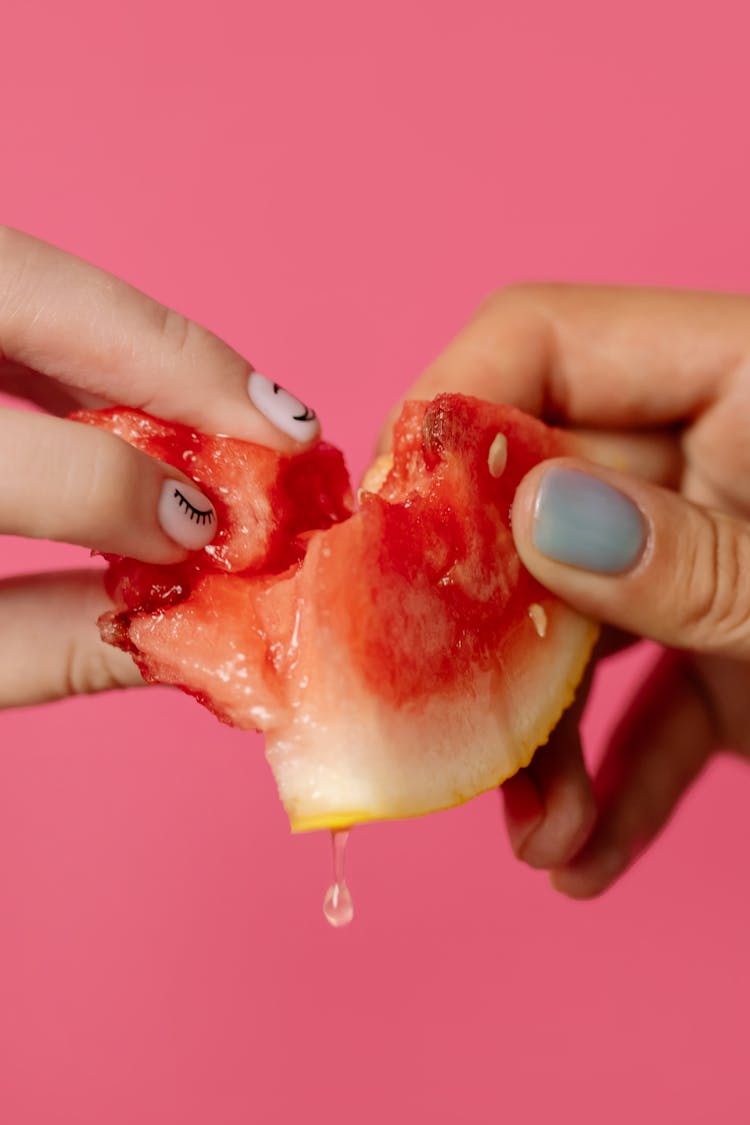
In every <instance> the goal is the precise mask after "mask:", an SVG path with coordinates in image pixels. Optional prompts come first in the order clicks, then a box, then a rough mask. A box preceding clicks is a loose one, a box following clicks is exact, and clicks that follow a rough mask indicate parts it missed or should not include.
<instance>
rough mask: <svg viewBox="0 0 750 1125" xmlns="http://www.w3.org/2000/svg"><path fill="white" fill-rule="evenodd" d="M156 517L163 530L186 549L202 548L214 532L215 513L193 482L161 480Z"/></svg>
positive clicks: (197, 549) (195, 549) (209, 502)
mask: <svg viewBox="0 0 750 1125" xmlns="http://www.w3.org/2000/svg"><path fill="white" fill-rule="evenodd" d="M158 518H159V523H160V524H161V527H162V531H164V532H165V534H166V535H168V536H169V538H170V539H173V540H174V542H175V543H179V545H180V546H181V547H185V548H186V549H187V550H188V551H199V550H200V549H201V547H205V546H206V544H207V543H210V542H211V540H212V539H213V537H214V533H215V531H216V512H215V511H214V507H213V504H212V503H211V501H210V500H208V498H207V497H205V496H204V495H203V493H202V492H200V491H199V490H198V489H197V488H195V486H194V485H192V484H184V483H183V482H182V481H174V480H167V481H165V482H164V484H163V486H162V490H161V497H160V498H159V509H158Z"/></svg>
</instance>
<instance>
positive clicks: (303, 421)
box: [247, 371, 320, 441]
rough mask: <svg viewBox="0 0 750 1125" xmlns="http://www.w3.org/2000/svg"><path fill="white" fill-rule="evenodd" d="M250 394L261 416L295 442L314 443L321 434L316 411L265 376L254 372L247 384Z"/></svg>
mask: <svg viewBox="0 0 750 1125" xmlns="http://www.w3.org/2000/svg"><path fill="white" fill-rule="evenodd" d="M247 391H248V394H249V395H250V401H251V402H252V403H253V405H254V406H257V408H258V410H260V412H261V414H263V415H265V417H266V418H267V419H268V421H269V422H273V424H274V426H276V427H277V428H278V429H280V430H282V431H283V432H284V433H285V434H288V435H289V437H291V438H294V440H295V441H312V439H313V438H316V437H317V436H318V434H319V433H320V422H319V421H318V416H317V414H316V413H315V411H314V410H311V409H310V407H309V406H305V404H304V402H300V400H299V399H298V398H295V397H294V395H291V394H289V391H285V390H284V388H283V387H280V386H279V384H278V383H273V382H272V381H271V380H270V379H267V378H266V377H265V375H261V374H259V372H257V371H253V373H252V375H251V376H250V378H249V379H248V381H247Z"/></svg>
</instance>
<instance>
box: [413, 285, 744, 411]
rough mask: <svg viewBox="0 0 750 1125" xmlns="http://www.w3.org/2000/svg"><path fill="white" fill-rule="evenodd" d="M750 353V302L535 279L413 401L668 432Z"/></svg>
mask: <svg viewBox="0 0 750 1125" xmlns="http://www.w3.org/2000/svg"><path fill="white" fill-rule="evenodd" d="M748 357H750V299H748V298H747V297H744V296H738V295H733V294H716V293H698V292H685V291H682V292H681V291H676V290H667V289H636V288H611V287H598V286H578V285H548V284H529V285H519V286H512V287H510V288H508V289H504V290H500V291H499V292H498V293H496V294H494V295H493V296H492V297H490V298H489V299H488V300H487V301H485V303H484V304H483V305H482V306H481V307H480V308H479V309H478V311H477V313H476V314H475V316H474V317H473V318H472V320H471V321H470V322H469V324H468V325H467V326H466V327H465V328H464V329H463V330H462V331H461V332H460V333H459V334H458V336H457V337H456V338H455V339H454V340H453V341H452V342H451V343H450V344H449V345H448V347H447V348H446V350H445V351H444V352H443V353H442V355H440V356H439V357H438V359H436V360H435V361H434V362H433V363H432V364H431V365H430V366H429V367H428V368H427V370H426V371H425V372H424V373H423V374H422V376H421V377H420V378H419V379H418V380H417V382H416V383H415V384H414V386H413V387H412V388H411V390H410V391H409V392H408V395H407V396H406V397H408V398H419V399H425V398H433V397H434V396H435V395H436V394H438V393H440V392H442V391H460V392H462V393H464V394H471V395H476V396H477V397H478V398H484V399H488V400H490V401H495V402H505V403H509V404H511V405H513V406H518V407H520V409H522V410H525V411H526V412H527V413H530V414H535V415H537V416H538V417H543V418H545V419H546V420H548V421H552V422H556V423H559V424H566V425H570V426H578V427H586V426H591V427H597V428H598V429H602V428H607V427H613V428H616V429H624V428H631V427H632V428H644V427H665V426H670V425H672V424H674V423H678V422H681V421H685V420H688V419H690V418H692V417H694V416H695V415H696V414H697V413H698V412H699V411H700V410H702V409H704V408H705V407H706V406H707V405H710V403H711V402H712V401H714V400H716V399H717V398H718V397H719V396H720V394H721V393H722V388H723V387H724V385H725V384H726V383H727V381H728V380H729V379H731V377H732V376H733V374H734V373H735V372H736V371H737V370H738V369H739V367H740V365H741V364H742V363H743V361H747V360H748Z"/></svg>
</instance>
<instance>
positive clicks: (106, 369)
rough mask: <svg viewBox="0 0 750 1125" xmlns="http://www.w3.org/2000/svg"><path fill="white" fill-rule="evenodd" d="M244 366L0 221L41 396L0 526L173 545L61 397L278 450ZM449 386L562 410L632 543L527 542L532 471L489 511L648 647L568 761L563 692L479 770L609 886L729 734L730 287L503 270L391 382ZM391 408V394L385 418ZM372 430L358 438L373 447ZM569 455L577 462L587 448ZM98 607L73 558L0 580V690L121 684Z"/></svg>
mask: <svg viewBox="0 0 750 1125" xmlns="http://www.w3.org/2000/svg"><path fill="white" fill-rule="evenodd" d="M251 370H252V368H251V367H250V365H249V364H248V362H247V361H246V360H245V359H243V358H242V357H241V356H239V355H237V353H235V352H234V351H232V349H231V348H229V347H228V346H227V345H226V344H224V343H223V342H222V341H221V340H219V339H218V338H217V337H215V336H213V335H212V334H211V333H210V332H208V331H206V330H205V329H204V328H201V327H200V326H199V325H196V324H194V323H193V322H191V321H188V320H186V319H185V318H184V317H182V316H180V315H179V314H178V313H175V312H173V311H171V310H169V309H166V308H164V307H163V306H161V305H159V304H158V303H156V302H154V301H152V300H150V299H149V298H148V297H145V296H144V295H143V294H141V293H139V292H137V291H136V290H134V289H132V288H131V287H130V286H128V285H125V284H124V283H123V282H120V281H118V280H116V279H115V278H112V277H110V276H109V275H107V274H105V273H103V272H102V271H100V270H97V269H95V268H93V267H92V266H89V265H86V264H85V263H83V262H80V261H79V260H78V259H76V258H72V257H71V256H69V255H67V254H63V253H62V252H61V251H59V250H55V249H54V248H52V247H50V246H47V245H46V244H44V243H41V242H38V241H37V240H35V239H32V238H30V237H28V236H27V235H22V234H20V233H18V232H17V231H12V230H8V229H6V228H0V390H3V391H5V392H6V393H7V394H10V395H15V396H16V397H18V398H19V399H26V400H28V401H29V402H32V403H34V404H36V405H37V406H39V407H41V409H42V411H44V412H45V413H36V412H35V413H29V412H27V411H16V410H2V411H0V462H2V464H1V465H0V468H2V471H3V479H4V480H5V481H6V482H12V488H6V489H5V490H4V495H3V496H2V497H0V532H5V533H13V534H21V535H26V536H31V537H37V538H55V539H60V540H66V541H68V542H72V543H78V544H81V545H83V546H89V547H95V548H97V549H99V550H107V551H113V552H116V553H122V554H129V555H132V556H134V557H136V558H140V559H143V560H145V561H155V562H165V563H167V562H173V561H178V560H179V559H181V558H183V557H184V556H185V551H184V550H183V549H182V548H180V547H179V546H178V545H177V544H176V543H175V542H173V541H172V540H171V539H170V538H169V537H167V536H166V535H165V534H164V532H163V531H162V530H161V528H160V526H159V525H158V522H157V521H156V519H155V515H154V512H155V506H156V502H157V497H158V493H159V489H160V488H161V486H162V485H163V482H164V478H165V475H166V476H168V477H169V478H170V479H174V478H175V476H176V475H177V476H179V474H175V470H174V469H171V468H167V467H166V466H163V465H160V464H159V462H157V461H155V460H153V459H151V458H148V457H145V456H144V455H142V454H140V453H138V452H137V451H136V450H133V449H132V448H131V447H130V446H127V445H125V443H123V442H121V441H119V439H117V438H115V437H113V436H111V435H109V434H105V433H104V432H102V431H98V430H91V429H88V428H85V427H82V426H78V425H76V424H75V423H73V422H68V421H65V420H63V417H62V416H64V415H65V414H67V413H68V412H69V411H70V410H72V409H75V408H76V407H77V406H103V405H108V404H112V403H123V404H125V405H129V406H134V407H138V408H141V409H144V410H146V411H148V412H150V413H153V414H156V415H158V416H161V417H163V418H166V419H169V420H174V421H178V422H184V423H187V424H190V425H194V426H195V427H196V428H199V429H202V430H204V431H208V432H223V433H230V434H232V435H233V436H236V437H241V438H246V439H248V440H251V441H256V442H259V443H261V444H265V445H268V446H271V447H274V448H278V449H280V450H282V451H289V452H291V451H293V450H294V449H296V448H299V446H298V445H297V444H296V443H295V442H294V441H293V440H292V439H291V438H289V437H288V436H287V435H285V434H283V433H281V432H280V431H279V430H278V429H276V427H275V426H273V425H272V424H271V423H270V422H269V421H268V420H267V419H266V418H265V417H263V416H262V415H261V414H260V413H259V412H258V411H257V410H256V409H255V408H254V407H253V405H252V404H251V403H250V401H249V399H248V396H247V391H246V384H247V378H248V374H249V373H250V371H251ZM446 390H453V391H461V392H463V393H466V394H474V395H477V396H479V397H483V398H486V399H490V400H495V401H498V402H501V401H502V402H509V403H513V404H515V405H517V406H520V407H522V408H523V409H524V410H526V411H528V412H530V413H534V414H537V415H539V416H540V417H543V418H545V419H546V420H548V421H552V422H555V423H556V424H558V425H561V426H564V427H567V428H568V429H569V430H570V431H571V433H572V434H573V435H574V441H575V443H576V449H577V451H578V452H579V453H580V455H581V458H586V459H587V460H577V459H566V461H565V463H566V464H568V465H569V466H571V467H575V468H578V469H579V470H581V471H587V472H590V473H593V474H594V475H598V476H600V477H601V479H603V480H605V481H607V482H609V483H610V484H613V485H614V486H615V487H617V488H619V489H620V490H621V491H622V492H624V493H626V494H627V495H629V496H630V497H631V498H632V499H633V500H634V501H635V503H636V504H637V505H638V507H639V508H640V510H641V512H642V514H643V516H644V519H645V521H646V524H647V526H648V531H649V538H648V547H647V549H646V551H644V553H643V555H642V556H641V558H640V560H639V561H638V563H637V565H636V566H635V567H634V568H633V569H632V570H631V571H630V572H628V573H626V574H622V575H618V576H614V577H613V576H608V577H602V576H596V575H592V574H590V573H586V572H583V571H581V570H576V569H574V568H572V567H569V566H564V565H561V564H559V563H554V562H551V561H550V560H549V559H546V558H544V557H543V556H541V555H540V554H539V553H538V552H537V551H536V550H535V548H534V546H533V542H532V528H533V512H534V502H535V495H536V490H537V488H538V485H539V482H540V479H541V476H542V474H543V473H544V472H545V471H546V469H547V468H548V467H549V463H548V465H547V466H540V467H537V468H536V469H535V470H534V471H533V472H532V473H530V474H529V476H528V477H527V478H526V479H525V480H524V481H523V482H522V484H521V486H520V488H519V490H518V493H517V496H516V500H515V504H514V509H513V527H514V535H515V538H516V543H517V546H518V550H519V552H520V554H521V557H522V558H523V560H524V562H525V563H526V565H527V566H528V567H529V569H530V570H531V571H532V572H533V573H534V574H535V575H536V576H537V577H538V578H539V579H540V581H542V582H543V583H544V584H545V585H546V586H547V587H549V589H551V590H553V591H554V592H555V593H557V594H559V595H560V596H561V597H563V598H564V599H565V600H567V601H568V602H569V603H571V604H572V605H574V606H576V607H577V608H579V609H580V610H582V611H583V612H585V613H588V614H590V615H592V616H594V617H597V618H598V619H600V620H602V621H604V622H606V623H607V624H608V625H609V626H610V628H609V629H608V630H607V631H606V632H605V635H604V637H603V639H602V644H601V646H600V650H599V656H600V658H603V657H604V656H606V654H607V653H608V652H610V651H612V650H613V649H615V648H617V647H618V646H620V645H622V643H623V637H625V636H627V635H632V634H635V635H640V636H646V637H651V638H653V639H654V640H657V641H660V642H661V643H662V644H663V645H664V646H665V652H664V656H663V658H662V660H661V661H660V663H659V665H658V667H657V668H656V670H655V671H654V673H653V675H652V677H651V678H650V680H649V681H648V683H646V684H645V685H644V688H643V690H642V692H641V693H640V695H639V696H638V698H637V699H636V700H635V701H634V702H633V704H632V705H631V707H630V708H629V710H628V711H627V713H626V714H625V715H623V716H622V718H621V721H620V724H619V726H618V729H617V730H616V732H615V734H614V735H613V737H612V739H611V741H610V745H609V747H608V748H607V751H606V754H605V756H604V760H603V763H602V765H601V768H600V770H599V772H598V773H597V775H596V776H595V777H593V778H591V777H589V775H588V772H587V769H586V766H585V764H584V761H583V756H582V753H581V745H580V739H579V736H578V720H579V718H580V713H581V710H582V708H583V705H584V699H585V691H583V692H581V693H580V695H579V702H578V703H577V705H576V707H575V708H573V709H572V710H571V711H570V712H569V713H568V714H567V715H566V716H565V718H564V719H563V721H562V723H561V724H560V726H559V727H558V729H557V731H556V732H555V734H554V736H553V738H552V740H551V742H550V743H549V745H548V746H546V747H544V748H543V749H542V750H541V751H540V752H539V753H538V754H537V755H536V757H535V758H534V761H533V763H532V764H531V766H530V767H529V768H528V769H527V770H524V771H522V773H521V774H519V775H518V776H517V777H515V778H513V779H512V780H511V781H510V782H508V783H506V785H505V786H504V787H503V796H504V805H505V814H506V821H507V825H508V831H509V835H510V839H511V843H512V845H513V847H514V850H515V851H516V853H517V855H518V856H519V857H520V858H521V859H523V860H525V861H526V862H527V863H529V864H531V865H532V866H534V867H539V868H544V869H547V870H549V871H551V873H552V880H553V883H554V885H555V886H556V887H557V888H558V889H560V890H561V891H563V892H565V893H566V894H569V895H572V896H574V897H581V898H585V897H590V896H592V895H596V894H598V893H600V892H601V891H603V890H604V889H605V888H606V887H608V886H610V885H611V884H612V882H614V880H616V879H617V878H618V877H619V876H620V875H621V874H622V873H623V872H624V871H625V870H626V869H627V868H628V867H629V865H630V864H631V863H632V862H633V861H634V859H635V858H636V857H637V855H638V854H639V852H640V851H642V850H643V848H644V847H646V846H647V845H648V844H649V842H650V841H651V840H652V839H653V838H654V837H655V836H656V835H657V834H658V832H659V830H660V829H661V828H662V826H663V825H664V824H665V822H666V821H667V819H668V818H669V817H670V815H671V814H672V811H673V810H674V808H675V806H676V805H677V803H678V802H679V799H680V797H681V796H682V795H683V793H684V792H685V790H686V788H687V787H688V786H689V785H690V784H691V783H692V782H693V780H694V779H695V778H696V777H697V776H698V775H699V774H700V772H701V770H702V769H703V767H704V766H705V764H706V762H707V761H708V759H709V758H710V757H711V755H712V754H713V753H715V752H716V751H717V750H718V749H719V748H730V749H733V750H735V751H737V752H738V753H741V754H743V755H745V756H747V755H748V754H750V737H749V736H748V735H747V731H748V730H750V722H748V720H749V719H750V714H748V712H749V711H750V702H749V701H750V690H749V689H750V682H749V681H750V677H749V675H748V672H749V665H748V659H749V658H750V528H749V527H748V524H747V522H746V521H747V517H748V511H749V510H750V444H748V442H747V436H746V435H747V433H748V432H749V427H750V300H748V299H746V298H744V297H735V296H718V295H711V294H697V293H670V292H664V291H648V290H632V289H631V290H621V289H602V288H581V287H567V286H545V285H530V286H522V287H516V288H511V289H506V290H503V291H501V292H499V293H497V294H495V295H494V296H492V297H491V298H490V299H489V300H488V301H486V302H485V304H484V305H483V306H482V307H481V308H480V309H479V310H478V312H477V314H476V316H475V317H474V318H473V320H472V321H471V323H470V324H469V325H468V326H467V327H466V328H465V329H464V330H463V331H462V332H461V333H460V334H459V335H458V337H457V338H456V339H455V340H454V341H453V343H452V344H451V345H450V346H449V347H448V348H447V349H446V351H445V352H444V353H443V355H441V356H440V357H439V358H438V359H437V360H436V361H435V362H434V363H433V364H432V365H431V366H430V367H429V368H428V370H427V371H426V372H425V373H424V374H423V375H422V376H421V378H420V379H419V380H418V381H417V383H416V384H415V386H414V387H412V388H411V390H410V392H409V395H408V397H420V398H431V397H432V396H434V395H435V394H437V393H438V392H440V391H446ZM397 410H398V408H396V409H395V410H394V416H395V414H396V413H397ZM388 434H389V430H388V427H386V430H385V431H384V435H383V439H382V441H381V447H382V448H387V445H388V441H389V436H388ZM592 461H594V462H596V463H597V465H596V466H594V465H592ZM107 607H108V600H107V597H106V594H105V593H104V590H103V587H102V582H101V576H100V574H99V572H96V571H91V570H88V571H71V572H65V573H60V574H55V573H52V574H44V575H24V576H21V577H18V578H10V579H6V580H4V581H1V582H0V631H1V632H2V635H3V638H4V642H5V643H4V645H3V653H4V657H0V706H5V707H8V706H19V705H24V704H36V703H41V702H45V701H47V700H51V699H58V698H61V697H63V696H65V695H69V694H79V693H85V692H93V691H98V690H104V689H108V688H112V687H125V686H131V685H135V684H137V683H139V682H140V680H139V677H138V674H137V672H136V670H135V668H134V666H133V664H132V662H131V661H130V659H129V658H128V657H127V656H125V655H124V654H123V653H121V652H119V651H118V650H115V649H113V648H110V647H109V646H106V645H103V644H102V643H101V641H100V639H99V635H98V630H97V629H96V626H95V625H94V624H93V622H94V621H95V620H96V618H97V616H98V615H99V614H100V613H101V612H102V611H103V610H104V609H105V608H107Z"/></svg>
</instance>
